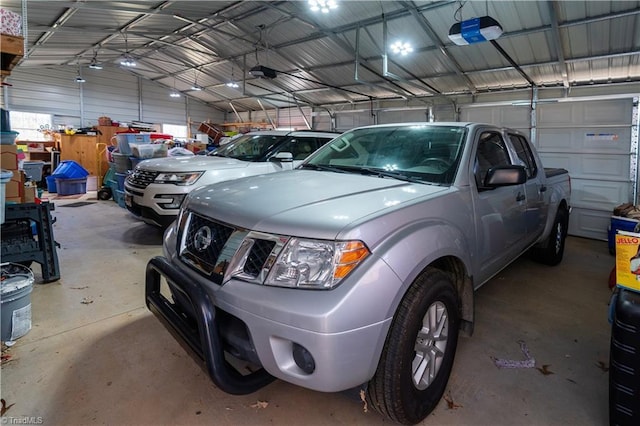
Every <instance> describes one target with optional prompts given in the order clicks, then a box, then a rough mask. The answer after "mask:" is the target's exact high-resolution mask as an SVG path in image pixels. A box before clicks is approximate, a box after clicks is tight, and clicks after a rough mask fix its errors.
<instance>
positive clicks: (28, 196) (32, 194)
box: [24, 185, 38, 203]
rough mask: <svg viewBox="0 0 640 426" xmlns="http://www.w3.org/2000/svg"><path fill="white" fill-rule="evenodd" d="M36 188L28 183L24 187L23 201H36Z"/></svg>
mask: <svg viewBox="0 0 640 426" xmlns="http://www.w3.org/2000/svg"><path fill="white" fill-rule="evenodd" d="M37 193H38V190H37V188H36V187H35V186H33V185H28V186H25V187H24V202H25V203H35V202H36V194H37Z"/></svg>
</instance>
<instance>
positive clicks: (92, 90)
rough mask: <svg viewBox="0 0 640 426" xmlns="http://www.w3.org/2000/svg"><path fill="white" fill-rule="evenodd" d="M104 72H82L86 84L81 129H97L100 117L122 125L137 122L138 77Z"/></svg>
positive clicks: (116, 71)
mask: <svg viewBox="0 0 640 426" xmlns="http://www.w3.org/2000/svg"><path fill="white" fill-rule="evenodd" d="M103 71H105V70H100V71H97V70H96V71H94V70H85V71H84V77H85V78H86V80H87V82H86V83H84V84H83V85H82V89H83V92H82V97H83V106H84V114H83V121H84V123H83V125H84V126H92V125H96V124H98V117H102V116H107V117H111V119H112V120H114V121H123V122H131V121H133V120H140V118H139V108H138V101H137V98H138V96H137V95H138V77H137V76H135V75H133V74H131V73H128V72H124V71H120V70H117V69H114V70H109V71H108V72H103Z"/></svg>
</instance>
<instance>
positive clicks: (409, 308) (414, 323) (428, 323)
mask: <svg viewBox="0 0 640 426" xmlns="http://www.w3.org/2000/svg"><path fill="white" fill-rule="evenodd" d="M459 325H460V316H459V308H458V298H457V295H456V292H455V289H454V285H453V282H452V279H451V277H450V276H449V274H447V273H445V272H443V271H441V270H439V269H435V268H427V269H426V270H425V271H424V272H423V273H422V274H421V275H420V276H419V277H418V278H417V279H416V280H415V281H414V282H413V284H411V286H410V287H409V290H408V291H407V293H406V294H405V296H404V298H403V299H402V302H401V303H400V306H399V307H398V311H397V312H396V315H395V317H394V319H393V322H392V324H391V329H390V331H389V334H388V336H387V340H386V342H385V347H384V349H383V353H382V357H381V358H380V362H379V364H378V369H377V371H376V374H375V375H374V377H373V379H371V381H370V382H369V383H368V385H367V400H368V402H369V404H370V405H371V406H372V407H373V408H374V409H375V410H377V411H378V412H379V413H380V414H382V415H384V416H386V417H388V418H389V419H391V420H393V421H395V422H398V423H403V424H415V423H418V422H420V421H421V420H422V419H424V418H425V417H426V416H427V415H428V414H429V413H430V412H431V411H432V410H433V409H434V408H435V406H436V405H437V404H438V402H439V401H440V398H441V397H442V394H443V393H444V390H445V388H446V386H447V382H448V380H449V374H450V373H451V367H452V365H453V359H454V356H455V352H456V346H457V342H458V328H459Z"/></svg>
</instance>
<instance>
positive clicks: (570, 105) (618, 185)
mask: <svg viewBox="0 0 640 426" xmlns="http://www.w3.org/2000/svg"><path fill="white" fill-rule="evenodd" d="M632 111H633V99H631V98H627V99H609V100H589V101H576V102H558V103H551V104H541V105H539V106H538V114H537V116H538V126H537V134H538V151H539V152H540V156H541V158H542V161H543V162H544V165H545V166H546V167H564V168H566V169H567V170H569V174H570V175H571V187H572V194H571V204H572V206H573V211H572V214H571V220H570V222H569V233H570V234H572V235H578V236H581V237H587V238H594V239H601V240H606V239H607V228H608V226H609V224H610V223H611V212H612V210H613V208H614V207H615V206H617V205H619V204H622V203H625V202H629V201H631V200H632V198H633V196H632V194H633V187H634V183H633V182H632V181H631V178H630V176H631V170H630V164H631V157H630V156H631V155H635V154H634V153H632V152H631V151H632V150H631V123H632Z"/></svg>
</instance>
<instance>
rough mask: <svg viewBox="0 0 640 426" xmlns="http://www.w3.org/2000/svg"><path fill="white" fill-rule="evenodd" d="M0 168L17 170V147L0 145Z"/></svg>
mask: <svg viewBox="0 0 640 426" xmlns="http://www.w3.org/2000/svg"><path fill="white" fill-rule="evenodd" d="M0 157H1V161H0V168H2V169H5V170H11V171H14V170H18V147H17V146H15V145H0Z"/></svg>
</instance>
